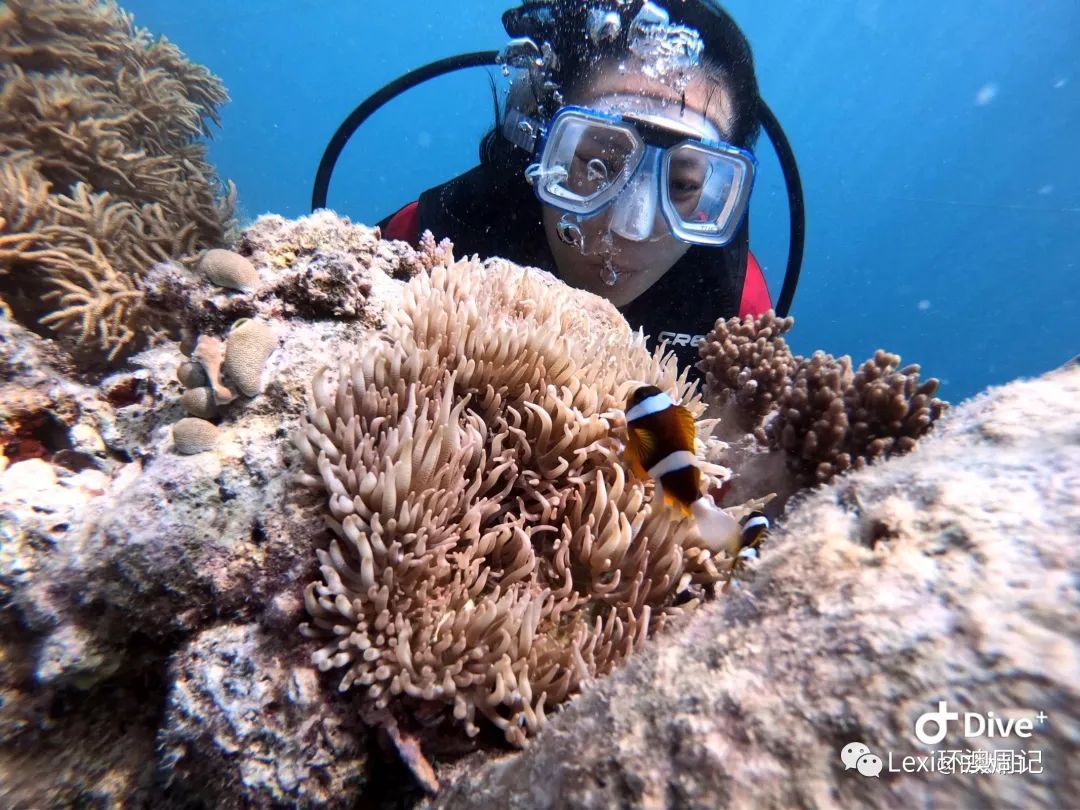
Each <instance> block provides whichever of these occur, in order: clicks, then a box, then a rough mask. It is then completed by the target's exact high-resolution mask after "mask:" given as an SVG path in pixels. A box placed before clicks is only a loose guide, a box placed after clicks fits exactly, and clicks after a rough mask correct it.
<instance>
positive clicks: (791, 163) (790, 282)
mask: <svg viewBox="0 0 1080 810" xmlns="http://www.w3.org/2000/svg"><path fill="white" fill-rule="evenodd" d="M758 117H759V118H760V119H761V126H762V127H764V129H765V133H766V134H767V135H768V136H769V140H770V141H772V144H773V148H774V149H775V150H776V156H777V157H778V158H779V159H780V168H781V170H782V171H783V172H784V185H785V186H787V195H788V212H789V215H790V223H791V235H790V238H789V239H788V260H787V269H786V270H785V271H784V286H783V287H782V288H781V289H780V297H779V298H778V299H777V300H776V314H777V315H779V316H780V317H781V318H786V317H787V314H788V312H789V311H791V301H792V299H794V298H795V288H796V287H797V286H798V285H799V272H800V270H801V269H802V260H803V248H804V246H805V241H806V209H805V208H804V206H803V190H802V179H801V178H800V177H799V167H798V165H797V164H796V163H795V153H794V152H792V151H791V144H790V143H789V142H788V139H787V136H786V135H785V134H784V130H783V129H782V128H781V126H780V122H779V121H778V120H777V119H776V116H775V115H773V111H772V110H770V109H769V105H768V104H766V103H765V102H764V101H762V100H761V99H760V98H759V99H758Z"/></svg>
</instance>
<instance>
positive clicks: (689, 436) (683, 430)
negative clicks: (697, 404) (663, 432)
mask: <svg viewBox="0 0 1080 810" xmlns="http://www.w3.org/2000/svg"><path fill="white" fill-rule="evenodd" d="M675 419H676V421H677V423H678V425H679V435H680V437H681V438H682V440H683V441H685V442H686V447H688V448H689V449H690V450H691V452H693V450H694V440H695V439H696V438H697V422H695V421H694V415H693V414H692V413H690V411H688V410H687V409H686V408H684V407H683V406H682V405H676V406H675Z"/></svg>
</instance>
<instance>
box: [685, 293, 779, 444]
mask: <svg viewBox="0 0 1080 810" xmlns="http://www.w3.org/2000/svg"><path fill="white" fill-rule="evenodd" d="M794 323H795V319H794V318H778V317H776V314H775V313H774V312H772V311H771V310H770V311H769V312H766V313H765V314H764V315H762V316H761V317H759V318H746V319H744V320H741V321H740V320H739V319H738V318H732V319H730V320H727V321H717V323H716V326H715V327H714V328H713V330H712V331H711V332H709V334H708V335H706V337H705V341H704V343H702V345H701V348H700V350H699V352H700V357H701V360H700V362H699V363H698V368H699V369H700V370H701V371H702V372H704V374H705V387H706V388H708V389H710V390H717V391H722V392H725V394H727V395H728V396H730V397H731V398H733V399H734V401H735V403H736V404H737V405H738V407H739V408H740V409H741V410H742V411H743V413H745V414H746V415H747V416H748V417H749V418H750V419H751V420H752V421H753V422H755V423H756V422H757V421H759V420H760V419H761V417H762V416H764V415H765V414H766V413H768V412H769V411H770V410H771V409H772V408H773V407H775V404H776V401H777V400H778V399H779V398H780V396H781V394H782V393H783V391H784V387H785V386H786V385H788V383H789V381H790V378H791V375H792V373H793V372H794V370H795V365H796V361H795V357H794V355H792V353H791V350H790V349H788V345H787V341H785V340H784V337H783V336H784V334H786V333H787V332H788V331H789V330H790V329H791V327H792V325H793V324H794Z"/></svg>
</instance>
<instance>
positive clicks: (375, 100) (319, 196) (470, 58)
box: [311, 51, 499, 211]
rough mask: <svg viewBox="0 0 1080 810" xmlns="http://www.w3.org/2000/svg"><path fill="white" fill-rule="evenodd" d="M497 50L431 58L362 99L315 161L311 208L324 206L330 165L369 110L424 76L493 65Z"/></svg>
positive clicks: (368, 113)
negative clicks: (316, 162)
mask: <svg viewBox="0 0 1080 810" xmlns="http://www.w3.org/2000/svg"><path fill="white" fill-rule="evenodd" d="M498 54H499V52H498V51H474V52H473V53H463V54H459V55H457V56H450V57H447V58H446V59H440V60H438V61H436V62H431V63H430V64H427V65H424V66H423V67H419V68H417V69H416V70H413V71H410V72H408V73H406V74H405V75H404V76H399V77H398V78H397V79H394V81H392V82H390V84H388V85H386V86H385V87H383V88H381V89H380V90H378V91H376V92H375V93H373V94H372V95H370V96H368V97H367V98H366V99H364V100H363V101H362V102H361V103H360V106H359V107H357V108H356V109H355V110H353V111H352V112H351V113H350V114H349V117H348V118H346V119H345V120H344V121H342V122H341V126H339V127H338V128H337V132H335V133H334V137H332V138H331V139H330V143H328V144H327V145H326V150H325V151H324V152H323V156H322V160H320V161H319V170H318V171H317V172H316V173H315V185H314V187H313V188H312V190H311V210H312V211H314V210H315V209H317V208H325V207H326V195H327V191H328V190H329V187H330V176H331V175H332V174H333V173H334V166H335V165H337V161H338V158H339V157H341V153H342V151H343V150H344V149H345V144H347V143H348V142H349V138H351V137H352V136H353V133H354V132H356V130H357V129H358V128H359V127H360V125H361V124H363V123H364V121H366V120H367V119H368V118H369V117H370V116H371V114H372V113H374V112H375V111H376V110H377V109H379V108H380V107H381V106H382V105H384V104H386V103H387V102H388V101H390V100H391V99H393V98H395V97H397V96H399V95H401V94H402V93H404V92H405V91H406V90H409V89H411V88H413V87H415V86H416V85H418V84H422V83H423V82H426V81H427V80H428V79H434V78H435V77H436V76H442V75H443V74H445V73H452V72H454V71H455V70H463V69H464V68H470V67H484V66H486V65H494V64H495V57H496V56H498Z"/></svg>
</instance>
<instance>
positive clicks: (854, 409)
mask: <svg viewBox="0 0 1080 810" xmlns="http://www.w3.org/2000/svg"><path fill="white" fill-rule="evenodd" d="M793 323H794V319H792V318H782V319H781V318H777V317H776V315H775V314H774V313H773V312H772V311H771V310H770V311H769V312H767V313H765V314H764V315H761V316H759V317H757V318H754V317H747V318H743V319H739V318H729V319H727V320H719V321H717V322H716V324H715V326H714V327H713V329H712V331H711V332H709V334H708V335H707V336H706V339H705V341H704V342H703V343H702V345H701V350H700V354H701V361H700V362H699V363H698V368H699V369H700V370H701V371H703V372H704V373H705V380H706V383H705V391H706V393H707V395H708V396H710V397H717V398H718V399H720V400H727V401H729V402H734V403H735V404H736V405H737V410H738V411H739V412H740V413H741V415H742V416H743V418H744V420H745V421H746V423H747V424H746V425H745V426H746V427H748V428H749V429H751V430H753V431H754V433H755V435H756V436H757V437H758V439H759V441H760V442H761V443H762V444H765V445H767V446H768V447H770V448H772V449H777V450H783V451H784V452H785V453H787V455H788V459H789V466H790V467H791V469H792V471H793V472H794V473H795V477H796V480H797V483H798V484H799V485H800V486H805V485H813V484H822V483H825V482H827V481H830V480H832V479H833V478H834V477H835V476H836V475H838V474H839V473H842V472H844V471H846V470H848V469H858V468H860V467H862V466H863V465H865V464H866V463H867V462H868V461H873V460H874V459H877V458H883V457H886V456H890V455H897V454H902V453H906V452H908V451H910V450H911V449H913V448H914V447H915V442H916V441H917V440H918V439H919V437H921V436H923V435H925V434H926V432H927V431H928V430H929V429H930V427H931V425H932V424H933V423H934V421H935V420H936V419H937V418H938V417H940V416H941V414H942V413H944V411H945V409H946V408H947V407H948V406H947V405H946V403H944V402H942V401H941V400H939V399H937V398H936V397H934V392H935V391H937V387H938V381H937V380H936V379H933V378H931V379H928V380H923V381H920V379H919V372H920V369H919V366H918V365H914V364H913V365H908V366H905V367H903V368H901V367H900V358H899V357H898V356H897V355H895V354H890V353H888V352H885V351H880V350H879V351H878V352H877V353H876V354H875V355H874V357H872V358H871V359H869V360H867V361H866V362H865V363H863V364H862V365H861V366H860V367H859V369H858V371H853V370H852V366H851V358H849V357H846V356H845V357H841V358H834V357H832V356H831V355H829V354H826V353H825V352H820V351H819V352H815V353H814V354H813V355H811V356H810V357H809V358H805V357H801V356H797V355H793V354H792V353H791V350H790V349H789V348H788V346H787V342H786V341H785V340H784V338H783V335H784V333H785V332H787V331H788V330H789V329H790V328H791V326H792V324H793Z"/></svg>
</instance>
